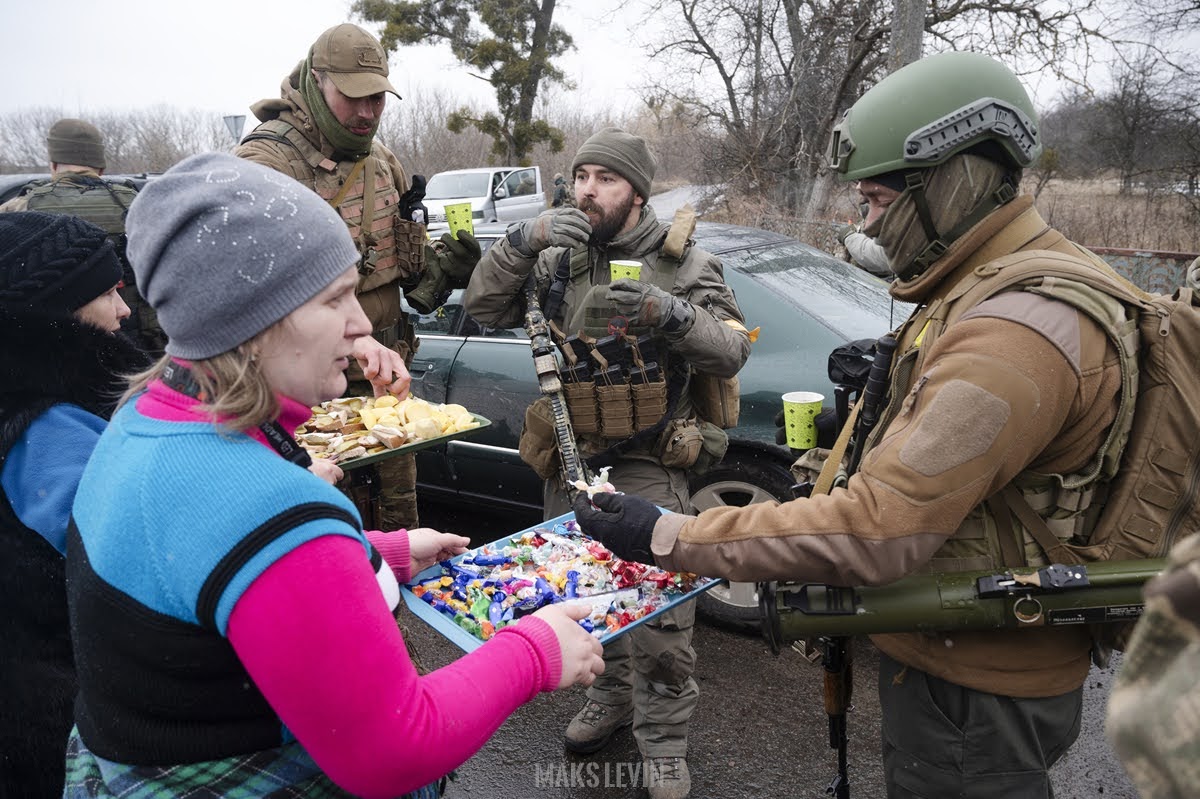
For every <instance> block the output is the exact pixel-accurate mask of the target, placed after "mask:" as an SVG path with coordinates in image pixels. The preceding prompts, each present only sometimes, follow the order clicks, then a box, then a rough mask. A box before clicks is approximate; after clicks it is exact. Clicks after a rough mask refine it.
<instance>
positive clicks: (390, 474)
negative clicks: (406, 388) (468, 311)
mask: <svg viewBox="0 0 1200 799" xmlns="http://www.w3.org/2000/svg"><path fill="white" fill-rule="evenodd" d="M280 91H281V96H280V98H279V99H277V100H275V99H268V100H262V101H260V102H258V103H256V104H255V105H253V106H252V107H251V111H252V112H253V113H254V115H255V116H256V117H257V118H258V119H259V120H261V124H260V125H259V126H258V127H256V128H255V129H254V130H253V131H252V132H251V133H250V134H249V135H247V136H246V138H245V139H244V140H243V141H242V143H241V145H240V146H239V147H238V148H237V149H236V150H235V154H236V155H238V156H241V157H242V158H246V159H249V160H251V161H257V162H258V163H261V164H264V165H266V166H269V167H271V168H272V169H276V170H278V171H280V172H283V173H284V174H286V175H289V176H291V177H293V178H295V179H296V180H298V181H300V182H301V183H303V184H304V185H306V186H309V187H311V188H312V189H313V190H314V191H316V192H317V193H318V194H319V195H321V196H322V197H324V198H325V200H326V201H328V202H329V203H330V205H332V206H334V207H335V208H336V209H337V211H338V213H339V214H340V215H341V217H342V219H344V220H345V221H346V225H347V226H348V227H349V229H350V235H351V236H352V237H353V239H354V241H355V243H356V244H357V246H358V251H359V253H360V254H361V256H362V260H361V261H359V264H358V273H359V282H358V300H359V302H360V303H361V304H362V306H363V310H364V311H366V313H367V317H368V318H369V319H370V320H371V325H372V327H373V328H374V332H373V333H372V335H373V336H374V338H375V340H376V341H377V342H378V343H379V344H380V345H381V347H383V348H387V349H388V350H391V351H392V352H395V353H397V354H398V355H399V356H400V358H401V359H403V365H404V368H403V369H400V370H398V374H397V375H396V379H398V380H401V381H403V382H404V383H407V382H408V379H409V377H408V374H407V366H408V365H409V364H411V362H412V357H413V354H414V353H415V352H416V349H417V345H418V342H417V339H416V337H415V335H414V333H413V329H412V326H411V324H410V323H409V321H408V319H407V317H406V315H405V314H403V313H402V312H401V304H400V292H401V290H403V292H404V297H405V299H407V300H408V303H409V305H411V306H412V307H413V308H415V309H416V310H417V311H419V312H420V313H430V312H432V311H433V310H435V309H436V308H438V307H440V306H441V305H442V304H443V303H444V302H445V301H446V298H447V297H448V296H449V294H450V291H451V290H452V289H453V288H459V287H462V286H465V285H466V281H467V279H468V278H469V277H470V274H471V270H472V269H473V268H474V267H475V264H476V263H477V262H478V260H479V245H478V244H477V243H476V242H475V240H474V238H472V237H471V235H470V234H468V233H464V232H460V233H459V234H458V237H457V238H454V237H452V236H451V235H450V234H448V233H447V234H445V235H443V236H442V238H441V240H440V242H438V244H437V245H436V246H431V245H428V244H427V243H426V235H425V226H424V224H423V220H424V218H425V217H424V215H423V212H424V208H423V207H422V206H421V199H422V197H423V192H422V191H420V190H419V188H418V189H416V190H413V189H411V188H410V185H409V180H408V177H407V176H406V175H405V173H404V168H403V167H402V166H400V162H399V160H397V158H396V156H395V155H393V154H392V152H391V151H390V150H388V149H387V148H386V147H384V146H383V145H382V144H380V143H379V142H378V141H376V139H375V134H376V132H377V130H378V128H379V122H380V119H381V117H382V115H383V108H384V102H385V98H386V96H387V94H389V93H391V94H393V95H395V96H396V97H397V99H399V97H400V95H399V93H398V92H397V91H396V89H395V88H394V87H393V86H392V84H391V81H389V80H388V62H387V54H386V53H385V52H384V50H383V47H382V46H381V45H380V44H379V41H378V40H377V39H376V38H375V37H374V36H372V35H371V34H370V33H368V32H367V31H365V30H363V29H362V28H359V27H357V26H355V25H351V24H348V23H345V24H341V25H336V26H334V27H332V28H330V29H329V30H327V31H325V32H324V33H322V34H321V35H320V36H319V37H318V38H317V40H316V42H315V43H314V44H313V46H312V47H311V48H310V49H309V51H308V54H307V55H306V56H305V58H304V60H303V61H301V62H300V63H299V64H297V65H296V68H295V69H293V70H292V72H291V74H289V75H288V76H287V77H286V78H284V80H283V84H282V86H281V89H280ZM419 183H420V185H423V179H422V180H421V181H420V182H419ZM414 219H418V220H420V222H418V221H414ZM368 368H369V369H370V368H371V367H368ZM400 373H402V374H400ZM347 377H348V379H349V388H348V390H347V391H348V394H349V395H355V394H371V393H372V388H373V386H372V383H374V384H376V385H380V384H389V383H392V381H391V380H389V379H387V376H386V375H384V376H382V377H381V376H379V375H376V374H364V373H363V372H362V371H361V370H360V369H358V368H356V367H355V366H354V365H352V366H351V367H350V369H349V370H348V373H347ZM368 380H370V381H371V382H368ZM380 471H381V473H382V478H383V480H382V482H383V494H382V503H381V504H382V519H381V520H379V522H380V523H381V524H382V525H383V526H384V529H392V528H399V527H407V528H409V529H412V528H414V527H417V526H418V516H417V498H416V464H415V462H414V460H413V456H412V455H403V456H398V457H394V458H391V459H388V460H385V461H383V462H382V463H381V464H380Z"/></svg>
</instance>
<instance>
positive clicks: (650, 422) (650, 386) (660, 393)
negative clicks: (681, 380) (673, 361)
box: [630, 374, 667, 430]
mask: <svg viewBox="0 0 1200 799" xmlns="http://www.w3.org/2000/svg"><path fill="white" fill-rule="evenodd" d="M638 376H639V377H644V374H643V375H638ZM630 389H631V393H632V399H633V425H634V427H635V428H637V429H638V430H646V429H649V428H651V427H654V425H656V424H658V423H659V421H660V420H661V419H662V418H663V416H664V415H666V413H667V381H666V379H665V378H664V377H663V376H662V375H661V374H660V375H659V376H658V379H657V380H648V381H644V382H641V383H633V384H632V385H631V386H630Z"/></svg>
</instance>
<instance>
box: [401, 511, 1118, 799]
mask: <svg viewBox="0 0 1200 799" xmlns="http://www.w3.org/2000/svg"><path fill="white" fill-rule="evenodd" d="M421 513H422V522H423V523H424V524H427V525H430V526H433V527H437V528H439V529H445V530H449V531H453V532H458V533H461V534H464V535H468V536H471V538H472V541H473V542H474V543H476V544H480V543H485V542H487V541H491V540H494V539H496V538H499V537H501V536H503V535H506V534H509V533H512V532H516V531H517V530H520V529H523V528H524V527H527V526H529V525H530V524H533V523H535V522H536V521H537V519H536V518H530V517H528V516H524V517H522V516H519V515H494V516H483V515H479V514H475V513H471V512H469V511H466V510H463V509H461V508H447V507H443V506H434V505H427V504H423V505H422V510H421ZM406 627H407V628H408V634H409V639H410V640H411V641H412V642H413V644H414V645H415V647H416V649H417V651H418V654H419V657H420V659H421V660H422V662H423V663H424V665H426V666H428V667H430V668H436V667H438V666H442V665H445V664H446V663H449V662H450V661H452V660H454V659H455V658H457V657H459V656H461V652H459V650H457V649H456V648H455V647H454V646H452V645H451V644H449V643H447V642H446V641H445V639H443V638H441V637H440V636H439V635H438V634H436V633H434V632H433V631H432V630H431V629H430V628H429V627H427V626H426V625H424V624H423V623H422V622H420V621H418V620H416V619H411V620H409V621H407V622H406ZM694 646H695V648H696V651H697V655H698V659H697V666H696V675H695V676H696V680H697V681H698V682H699V683H700V692H701V696H700V704H699V706H698V708H697V710H696V713H695V715H694V716H693V718H692V722H691V733H690V736H689V738H690V744H689V748H690V752H689V763H690V765H691V770H692V779H693V790H692V796H693V797H694V799H820V797H824V796H825V787H826V785H828V783H829V780H830V778H831V777H832V776H833V775H834V773H835V770H836V765H837V763H836V759H835V756H834V753H833V750H831V749H830V748H829V746H828V732H827V730H828V726H827V720H826V716H825V714H824V709H823V705H822V681H823V676H822V670H821V669H820V667H819V666H814V665H812V664H809V663H808V662H807V661H806V660H804V658H802V657H801V656H800V654H799V653H797V652H795V651H793V650H790V649H788V650H785V651H783V652H782V653H781V654H780V655H779V656H778V657H774V656H772V655H771V654H770V652H769V650H768V649H767V647H766V645H765V644H764V643H763V641H762V640H761V639H760V638H759V637H757V636H753V635H746V634H742V633H734V632H729V631H727V630H723V629H719V628H716V627H712V626H709V625H706V624H703V623H698V624H697V625H696V634H695V639H694ZM853 653H854V658H855V664H854V710H853V712H852V713H851V715H850V718H849V732H850V738H851V742H850V746H851V749H850V767H851V786H852V790H851V796H853V797H854V799H884V797H885V796H886V791H885V790H884V787H883V778H882V770H881V766H880V756H879V743H878V730H879V703H878V699H877V692H876V686H875V676H876V672H877V666H878V660H877V657H876V654H875V651H874V648H873V647H872V646H871V645H870V643H869V641H867V640H866V639H862V638H860V639H856V640H855V643H854V647H853ZM1112 676H1113V671H1112V670H1109V671H1098V670H1093V671H1092V674H1091V675H1090V677H1089V679H1088V682H1087V687H1086V689H1085V719H1084V727H1083V730H1082V732H1081V733H1080V736H1079V741H1078V742H1077V743H1076V745H1075V747H1073V748H1072V750H1071V751H1070V752H1069V753H1068V754H1067V756H1066V757H1065V758H1064V759H1063V760H1062V761H1061V762H1060V763H1059V764H1058V765H1057V766H1056V767H1055V769H1054V772H1053V782H1054V793H1055V797H1056V799H1137V793H1136V792H1135V791H1134V790H1133V788H1132V787H1131V786H1130V784H1129V782H1128V780H1127V778H1126V777H1125V775H1124V772H1123V771H1122V770H1121V767H1120V765H1119V764H1118V763H1117V762H1116V759H1115V757H1114V756H1113V754H1112V752H1111V751H1110V750H1109V749H1108V747H1107V745H1106V744H1105V742H1104V739H1103V734H1102V729H1103V709H1104V702H1105V700H1106V697H1107V694H1108V686H1109V683H1110V682H1111V679H1112ZM582 702H583V691H581V690H579V689H575V690H571V691H567V692H560V693H556V694H550V695H543V696H540V697H539V698H537V699H536V700H534V701H533V702H531V703H529V704H528V705H525V706H524V707H522V708H521V709H520V710H518V711H517V713H515V714H514V715H513V716H512V717H511V718H510V719H509V720H508V721H507V722H506V723H505V724H504V726H503V727H501V728H500V730H499V731H498V732H497V733H496V735H494V736H493V737H492V739H491V740H490V741H489V742H488V743H487V744H486V745H485V746H484V748H483V749H482V750H481V751H480V752H479V753H478V754H476V755H475V757H473V758H471V760H469V761H467V763H466V764H465V765H463V767H462V768H460V769H459V776H458V779H457V780H456V781H455V782H454V783H452V785H451V787H450V789H449V791H448V792H447V794H446V795H447V797H449V799H463V797H499V798H500V799H526V797H562V798H563V799H618V798H621V799H624V797H644V796H645V795H646V794H645V791H643V790H641V789H639V788H637V787H636V786H633V785H631V783H632V782H633V779H632V777H633V776H636V773H637V769H638V768H639V763H640V757H639V756H638V753H637V747H636V745H635V743H634V740H633V736H632V735H631V734H630V733H629V731H628V730H625V731H622V732H621V733H619V734H618V735H617V736H616V737H615V739H614V741H613V743H612V744H610V745H609V747H608V748H607V749H605V750H604V751H602V752H600V753H598V754H596V755H593V756H591V757H586V758H579V757H576V756H574V755H570V754H568V753H566V752H565V751H564V750H563V748H562V731H563V730H564V729H565V728H566V726H567V723H568V721H570V719H571V717H572V716H573V715H574V714H575V712H576V711H577V710H578V709H579V707H580V706H581V704H582Z"/></svg>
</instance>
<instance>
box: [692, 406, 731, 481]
mask: <svg viewBox="0 0 1200 799" xmlns="http://www.w3.org/2000/svg"><path fill="white" fill-rule="evenodd" d="M728 449H729V435H728V434H727V433H726V432H725V431H724V430H722V429H721V428H719V427H717V426H716V425H715V424H712V423H711V422H706V421H704V420H703V419H701V420H700V455H699V456H698V457H697V458H696V462H695V463H693V464H692V474H704V473H705V472H707V471H708V470H709V469H711V468H713V467H714V466H716V465H717V464H718V463H720V462H721V460H722V459H723V458H724V457H725V452H726V451H727V450H728Z"/></svg>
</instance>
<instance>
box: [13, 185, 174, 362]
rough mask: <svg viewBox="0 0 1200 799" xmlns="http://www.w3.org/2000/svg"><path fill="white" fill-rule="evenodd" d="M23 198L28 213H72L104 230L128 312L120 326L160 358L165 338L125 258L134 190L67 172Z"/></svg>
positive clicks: (29, 191)
mask: <svg viewBox="0 0 1200 799" xmlns="http://www.w3.org/2000/svg"><path fill="white" fill-rule="evenodd" d="M24 196H25V199H26V205H25V207H26V209H27V210H29V211H40V212H42V213H44V214H73V215H75V216H78V217H81V218H83V219H86V220H87V221H88V222H91V223H92V224H93V225H96V226H97V227H100V228H103V229H104V230H106V231H108V234H109V238H110V239H112V242H113V245H114V246H115V247H116V250H117V256H118V257H119V258H120V259H121V279H122V280H123V281H124V283H125V285H124V286H123V287H122V288H120V289H118V293H119V294H120V295H121V299H122V300H124V301H125V304H126V305H128V306H129V310H130V315H129V318H128V319H126V320H125V321H124V322H122V324H121V327H122V329H123V330H125V331H126V332H127V333H129V334H131V335H133V337H134V338H135V339H136V340H137V342H138V344H139V345H141V347H142V348H143V349H144V350H146V351H147V352H148V353H150V354H151V355H154V356H157V355H161V354H162V352H163V348H164V347H166V345H167V336H166V334H165V333H163V330H162V328H161V327H160V326H159V324H158V314H156V313H155V312H154V309H153V308H152V307H150V303H148V302H146V300H145V299H143V297H142V295H141V293H140V292H138V290H137V280H136V278H135V276H134V274H133V267H132V266H130V264H129V259H128V258H126V256H125V244H126V237H125V215H126V214H127V213H128V212H129V204H130V203H132V202H133V200H134V198H135V197H137V190H136V189H134V188H133V187H132V186H127V185H123V184H120V183H116V184H114V183H111V182H109V181H107V180H104V179H102V178H99V177H92V176H91V175H80V174H77V173H70V174H67V175H65V176H62V177H59V178H57V179H55V180H51V181H49V182H48V183H43V184H40V185H36V186H34V187H32V188H30V189H28V191H27V192H26V193H25V195H24Z"/></svg>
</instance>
